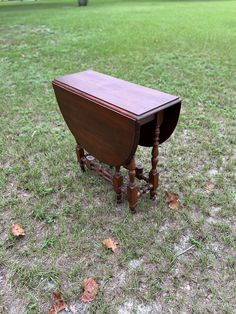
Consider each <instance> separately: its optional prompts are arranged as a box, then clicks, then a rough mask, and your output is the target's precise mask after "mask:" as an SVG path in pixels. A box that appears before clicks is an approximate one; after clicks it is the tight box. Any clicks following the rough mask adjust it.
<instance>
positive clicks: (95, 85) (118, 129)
mask: <svg viewBox="0 0 236 314" xmlns="http://www.w3.org/2000/svg"><path fill="white" fill-rule="evenodd" d="M52 84H53V88H54V91H55V95H56V99H57V102H58V104H59V107H60V110H61V113H62V115H63V117H64V119H65V122H66V123H67V125H68V127H69V129H70V131H71V132H72V134H73V135H74V137H75V140H76V142H77V146H76V152H77V157H78V161H79V163H80V167H81V169H82V171H85V167H87V168H89V169H92V170H95V171H96V172H97V173H98V174H100V175H101V176H102V177H104V178H105V179H106V180H108V181H110V182H111V183H112V185H113V188H114V191H115V192H116V198H117V202H118V203H119V202H121V200H122V196H123V195H126V196H127V199H128V202H129V206H130V209H131V210H132V211H135V208H136V204H137V201H138V199H139V197H141V195H142V194H144V193H147V192H149V193H150V197H151V198H153V199H154V198H155V195H156V189H157V187H158V181H159V173H158V170H157V163H158V145H159V144H161V143H163V142H164V141H165V140H166V139H168V138H169V136H170V135H171V134H172V132H173V131H174V129H175V127H176V124H177V122H178V118H179V113H180V107H181V100H180V98H179V97H177V96H173V95H169V94H166V93H163V92H160V91H158V90H154V89H151V88H147V87H144V86H140V85H137V84H134V83H130V82H127V81H123V80H120V79H117V78H114V77H111V76H108V75H105V74H101V73H98V72H95V71H92V70H87V71H84V72H79V73H74V74H70V75H65V76H62V77H59V78H57V79H55V80H54V81H53V82H52ZM138 145H141V146H145V147H153V148H152V156H151V170H150V172H149V174H148V175H145V174H144V172H143V166H142V165H141V164H139V163H138V164H136V162H135V158H134V156H135V152H136V149H137V146H138ZM85 150H86V152H87V153H85ZM95 158H96V159H95ZM101 163H105V164H107V165H110V166H114V167H115V171H114V174H111V173H110V171H108V170H107V169H105V168H104V166H102V165H101ZM121 166H123V167H125V168H126V169H128V175H129V183H128V184H127V186H125V185H124V184H123V176H122V175H121V172H120V168H121ZM136 179H138V180H143V181H144V182H145V184H144V186H143V187H140V188H139V187H138V185H137V183H136Z"/></svg>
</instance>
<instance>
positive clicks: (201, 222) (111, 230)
mask: <svg viewBox="0 0 236 314" xmlns="http://www.w3.org/2000/svg"><path fill="white" fill-rule="evenodd" d="M235 56H236V2H235V1H164V0H163V1H141V0H138V1H137V0H136V1H125V0H123V1H122V0H120V1H118V0H103V1H100V0H90V5H89V6H88V7H84V8H78V7H77V4H76V1H75V0H74V1H72V0H70V1H69V0H64V1H62V0H61V1H57V2H53V1H40V0H39V1H37V2H34V1H32V2H29V1H28V2H27V1H25V2H14V1H11V2H1V3H0V73H1V76H0V93H1V102H0V110H1V111H0V112H1V137H0V150H1V159H0V164H1V173H0V190H1V196H0V197H1V199H0V313H4V314H5V313H12V314H13V313H17V314H23V313H24V314H25V313H47V312H48V310H49V308H50V303H51V293H52V291H53V290H54V289H55V288H57V287H58V288H60V290H61V291H62V292H63V294H64V296H65V299H66V301H67V302H68V304H69V306H70V310H71V311H70V312H71V313H111V314H113V313H119V314H126V313H139V314H141V313H236V303H235V299H236V218H235V208H236V206H235V205H236V204H235V203H236V202H235V194H236V193H235V183H236V180H235V162H236V149H235V147H236V145H235V144H236V141H235V138H236V131H235V130H236V122H235V117H236V107H235V104H236V101H235V100H236V92H235V91H236V89H235V86H236V76H235V73H236V62H235ZM88 68H93V69H94V70H97V71H100V72H104V73H107V74H110V75H113V76H116V77H119V78H122V79H126V80H129V81H132V82H136V83H139V84H142V85H145V86H149V87H153V88H157V89H161V90H163V91H166V92H169V93H172V94H177V95H180V97H181V98H182V99H183V106H182V111H181V115H180V120H179V124H178V126H177V128H176V131H175V133H174V134H173V135H172V137H171V138H170V140H168V141H167V142H166V143H164V144H163V145H161V147H160V166H159V169H160V173H161V174H160V179H161V181H160V187H159V190H158V197H157V200H156V201H155V202H152V201H151V200H149V198H148V197H144V198H142V199H141V201H140V202H139V204H138V207H137V209H138V213H137V214H136V215H132V214H130V212H129V210H128V205H127V203H123V204H122V205H119V206H117V205H116V204H115V201H114V199H115V198H114V194H113V192H112V188H111V187H110V185H108V184H106V183H104V181H103V180H102V179H100V178H99V177H97V176H95V175H94V174H93V173H90V172H89V171H87V172H86V173H85V174H82V173H81V171H80V169H79V167H78V164H77V162H76V155H75V142H74V138H73V137H72V135H71V134H70V132H69V130H68V129H67V127H66V125H65V123H64V121H63V118H62V116H61V114H60V112H59V109H58V106H57V103H56V100H55V97H54V94H53V90H52V86H51V81H52V79H53V78H54V77H57V76H59V75H64V74H68V73H73V72H78V71H81V70H85V69H88ZM149 156H150V150H149V149H143V148H139V149H138V152H137V160H142V161H143V162H144V164H145V166H146V169H149ZM209 183H212V184H213V185H212V187H213V188H212V189H207V186H208V185H209ZM165 190H167V191H169V192H175V193H178V195H179V196H180V204H181V205H180V208H179V209H178V210H172V209H170V208H168V206H167V204H166V202H165V200H164V191H165ZM16 222H17V223H20V224H21V225H22V226H23V227H24V228H25V230H26V236H25V237H24V238H22V239H15V238H14V237H13V236H12V235H11V232H10V228H11V224H13V223H16ZM109 237H112V238H113V239H115V240H116V241H117V242H118V243H119V250H118V252H116V253H115V254H114V253H112V252H109V251H107V250H106V249H105V248H104V247H103V244H102V241H103V240H104V239H106V238H109ZM193 244H194V248H193V249H192V250H191V251H188V252H186V253H185V254H182V255H180V256H179V257H177V255H178V254H180V253H182V252H183V251H184V250H185V249H187V248H188V247H190V246H191V245H193ZM86 277H93V278H95V279H96V280H97V282H98V283H99V284H100V290H99V294H98V297H97V299H96V301H95V302H93V303H91V304H88V305H84V304H83V303H82V302H81V301H80V296H81V293H82V282H83V279H84V278H86Z"/></svg>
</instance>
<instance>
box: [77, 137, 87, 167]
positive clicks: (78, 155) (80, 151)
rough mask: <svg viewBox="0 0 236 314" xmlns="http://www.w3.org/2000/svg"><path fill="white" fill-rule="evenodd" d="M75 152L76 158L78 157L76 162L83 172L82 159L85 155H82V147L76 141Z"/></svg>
mask: <svg viewBox="0 0 236 314" xmlns="http://www.w3.org/2000/svg"><path fill="white" fill-rule="evenodd" d="M76 154H77V159H78V162H79V164H80V168H81V170H82V171H83V172H84V171H85V165H84V159H85V156H84V149H83V147H82V146H81V145H80V144H79V143H78V144H77V146H76Z"/></svg>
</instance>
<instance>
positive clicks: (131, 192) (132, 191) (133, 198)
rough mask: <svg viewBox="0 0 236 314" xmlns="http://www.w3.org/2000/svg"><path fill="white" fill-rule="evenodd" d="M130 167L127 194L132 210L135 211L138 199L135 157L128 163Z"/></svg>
mask: <svg viewBox="0 0 236 314" xmlns="http://www.w3.org/2000/svg"><path fill="white" fill-rule="evenodd" d="M128 169H129V184H128V186H127V196H128V201H129V207H130V209H131V211H133V212H135V211H136V210H135V207H136V205H137V201H138V187H137V184H136V182H135V175H136V172H135V169H136V164H135V159H134V158H132V159H131V161H130V163H129V164H128Z"/></svg>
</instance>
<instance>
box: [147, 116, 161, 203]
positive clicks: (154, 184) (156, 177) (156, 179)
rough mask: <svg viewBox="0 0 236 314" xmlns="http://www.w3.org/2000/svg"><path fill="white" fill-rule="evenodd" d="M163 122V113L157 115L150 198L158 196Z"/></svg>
mask: <svg viewBox="0 0 236 314" xmlns="http://www.w3.org/2000/svg"><path fill="white" fill-rule="evenodd" d="M161 122H162V114H158V115H157V119H156V128H155V132H154V137H153V148H152V159H151V163H152V169H151V171H150V172H149V183H150V184H152V188H151V190H150V198H151V199H155V197H156V189H157V187H158V184H159V173H158V171H157V164H158V144H159V136H160V125H161Z"/></svg>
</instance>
